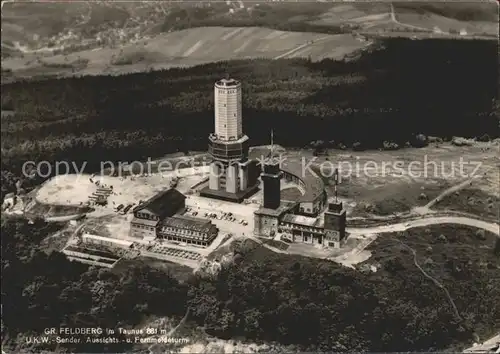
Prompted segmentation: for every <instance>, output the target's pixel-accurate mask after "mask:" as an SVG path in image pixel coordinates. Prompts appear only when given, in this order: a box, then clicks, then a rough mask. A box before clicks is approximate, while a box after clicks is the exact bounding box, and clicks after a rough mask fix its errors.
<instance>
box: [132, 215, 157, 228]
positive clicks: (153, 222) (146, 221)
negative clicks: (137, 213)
mask: <svg viewBox="0 0 500 354" xmlns="http://www.w3.org/2000/svg"><path fill="white" fill-rule="evenodd" d="M158 222H159V221H158V220H149V219H140V218H136V217H134V218H133V219H132V221H131V223H132V224H141V225H146V226H156V225H158Z"/></svg>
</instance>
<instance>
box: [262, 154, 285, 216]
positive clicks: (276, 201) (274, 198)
mask: <svg viewBox="0 0 500 354" xmlns="http://www.w3.org/2000/svg"><path fill="white" fill-rule="evenodd" d="M282 175H283V173H282V172H281V170H280V166H279V163H278V162H274V161H270V162H267V163H265V164H264V172H263V173H262V174H261V178H262V182H263V183H264V205H263V206H264V208H268V209H278V208H279V206H280V199H281V192H280V188H281V178H282Z"/></svg>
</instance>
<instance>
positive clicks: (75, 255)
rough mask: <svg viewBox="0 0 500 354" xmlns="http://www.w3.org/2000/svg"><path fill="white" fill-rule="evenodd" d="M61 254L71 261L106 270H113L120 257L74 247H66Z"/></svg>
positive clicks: (101, 251) (100, 251)
mask: <svg viewBox="0 0 500 354" xmlns="http://www.w3.org/2000/svg"><path fill="white" fill-rule="evenodd" d="M62 252H63V253H64V254H65V255H66V256H67V257H68V259H69V260H71V261H77V262H81V263H85V264H90V265H96V266H99V267H106V268H113V267H114V266H115V265H116V263H117V262H118V261H119V260H120V257H117V256H115V255H114V254H112V253H110V252H106V251H103V250H94V249H88V248H85V247H80V246H76V245H69V246H66V247H65V248H64V249H63V251H62Z"/></svg>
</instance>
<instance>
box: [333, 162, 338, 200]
mask: <svg viewBox="0 0 500 354" xmlns="http://www.w3.org/2000/svg"><path fill="white" fill-rule="evenodd" d="M333 179H334V180H335V204H337V203H338V198H337V185H338V184H339V170H338V169H337V168H336V169H335V173H334V174H333Z"/></svg>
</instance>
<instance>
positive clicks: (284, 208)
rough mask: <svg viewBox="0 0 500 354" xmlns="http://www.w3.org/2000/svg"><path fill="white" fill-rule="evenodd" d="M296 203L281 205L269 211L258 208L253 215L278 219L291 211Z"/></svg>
mask: <svg viewBox="0 0 500 354" xmlns="http://www.w3.org/2000/svg"><path fill="white" fill-rule="evenodd" d="M295 205H297V204H296V203H286V202H285V203H281V205H280V206H279V208H278V209H269V208H264V207H260V208H259V209H257V210H256V211H255V212H254V214H256V215H265V216H271V217H276V218H280V217H281V216H282V215H283V214H285V213H287V212H288V211H290V209H292V208H293V207H294V206H295Z"/></svg>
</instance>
